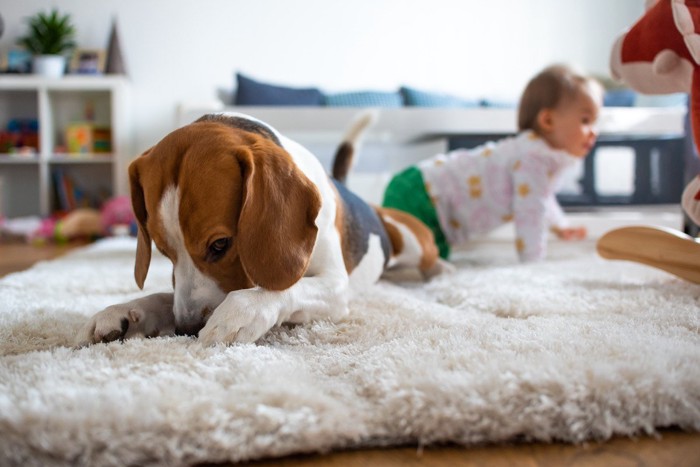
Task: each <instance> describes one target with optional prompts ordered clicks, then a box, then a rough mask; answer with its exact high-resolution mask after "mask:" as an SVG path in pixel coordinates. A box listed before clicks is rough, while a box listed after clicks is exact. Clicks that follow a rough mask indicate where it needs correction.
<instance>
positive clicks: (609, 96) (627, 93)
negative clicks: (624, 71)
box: [603, 89, 637, 107]
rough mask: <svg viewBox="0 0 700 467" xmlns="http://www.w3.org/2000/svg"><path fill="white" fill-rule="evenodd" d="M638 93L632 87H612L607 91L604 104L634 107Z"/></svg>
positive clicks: (607, 105)
mask: <svg viewBox="0 0 700 467" xmlns="http://www.w3.org/2000/svg"><path fill="white" fill-rule="evenodd" d="M636 97H637V93H636V92H634V91H633V90H631V89H610V90H607V91H605V96H604V97H603V105H604V106H606V107H633V106H634V101H635V100H636Z"/></svg>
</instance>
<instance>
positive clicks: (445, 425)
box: [0, 239, 700, 466]
mask: <svg viewBox="0 0 700 467" xmlns="http://www.w3.org/2000/svg"><path fill="white" fill-rule="evenodd" d="M134 249H135V243H134V241H133V240H131V239H113V240H106V241H102V242H100V243H98V244H95V245H92V246H90V247H88V248H85V249H81V250H78V251H76V252H74V253H72V254H70V255H68V256H66V257H63V258H61V259H58V260H56V261H52V262H45V263H40V264H38V265H37V266H35V267H34V268H33V269H31V270H29V271H27V272H22V273H17V274H13V275H10V276H8V277H6V278H4V279H2V280H0V355H1V356H0V456H1V457H0V465H13V464H14V465H23V466H26V465H125V464H129V465H151V464H160V465H169V466H175V465H188V464H193V463H197V462H203V461H209V462H219V461H240V460H249V459H258V458H262V457H270V456H283V455H286V454H292V453H302V452H319V451H321V452H322V451H327V450H330V449H339V448H348V447H359V446H365V447H367V446H385V445H398V444H406V443H411V444H418V445H427V444H431V443H443V442H452V443H458V444H463V445H470V444H474V443H483V442H502V441H512V440H543V441H550V440H563V441H567V442H575V443H576V442H583V441H586V440H601V439H607V438H609V437H611V436H613V435H634V434H644V433H654V432H655V430H656V429H657V428H659V427H665V426H680V427H682V428H684V429H687V430H693V431H699V430H700V286H697V285H692V284H689V283H686V282H683V281H681V280H679V279H676V278H674V277H673V276H670V275H667V274H666V273H663V272H660V271H656V270H653V269H651V268H647V267H644V266H640V265H635V264H631V263H624V262H608V261H605V260H602V259H600V258H598V257H597V256H596V255H595V253H594V245H593V243H592V242H587V243H583V244H578V245H573V244H562V243H557V244H554V245H553V248H552V249H551V251H550V259H549V260H548V261H546V262H543V263H540V264H534V265H520V264H517V263H516V261H515V255H514V254H513V252H512V246H511V244H510V243H494V244H493V245H491V246H489V245H481V246H480V247H479V248H478V249H477V250H473V251H469V252H464V253H461V254H460V256H459V257H458V258H457V261H456V263H457V265H458V266H459V270H458V272H457V273H456V274H454V275H452V276H449V277H443V278H439V279H437V280H434V281H433V282H431V283H428V284H425V285H424V284H420V283H416V282H411V281H408V280H406V279H407V278H405V277H404V278H403V281H404V282H403V283H402V284H396V283H390V282H387V281H383V282H381V283H380V284H378V285H377V286H375V287H373V288H371V289H370V290H367V291H366V293H364V294H363V296H361V297H356V298H354V299H353V300H352V303H351V314H350V316H349V317H348V318H347V319H346V320H345V321H343V322H340V323H336V324H333V323H330V322H316V323H313V324H308V325H304V326H296V327H281V328H277V329H275V330H273V331H272V332H271V333H269V335H267V336H266V337H264V338H263V339H262V340H261V341H260V342H258V343H257V344H256V345H233V346H229V347H227V346H223V345H222V346H217V347H212V348H204V347H202V346H201V345H199V344H198V343H197V341H196V340H195V339H191V338H186V337H177V338H155V339H149V340H131V341H126V342H124V343H111V344H109V345H96V346H93V347H89V348H84V349H80V350H74V349H72V348H71V347H70V343H71V342H72V339H73V336H74V335H75V333H76V331H77V330H78V328H79V327H80V326H81V325H82V323H83V322H84V321H85V319H86V318H87V317H88V316H90V315H92V314H93V313H95V312H96V311H98V310H100V309H101V308H103V307H105V306H107V305H110V304H112V303H115V302H120V301H124V300H129V299H131V298H134V297H136V296H138V295H139V294H141V293H143V292H140V291H138V289H137V288H136V285H135V284H134V281H133V279H132V267H133V255H134ZM169 285H170V265H169V263H167V262H166V261H164V260H163V259H162V257H156V258H155V262H154V264H153V265H152V267H151V271H150V275H149V278H148V280H147V282H146V286H147V290H146V292H147V293H152V292H155V291H160V290H168V289H169Z"/></svg>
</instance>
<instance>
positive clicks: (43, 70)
mask: <svg viewBox="0 0 700 467" xmlns="http://www.w3.org/2000/svg"><path fill="white" fill-rule="evenodd" d="M27 22H28V24H29V32H28V33H27V35H26V36H23V37H20V38H19V39H18V41H17V43H18V44H19V45H22V46H24V47H25V48H26V49H27V51H29V52H30V53H31V54H32V55H33V58H32V69H33V71H34V73H37V74H41V75H44V76H51V77H60V76H63V73H64V71H65V69H66V54H67V53H68V52H70V51H71V50H72V49H73V48H74V47H75V40H74V38H75V27H74V26H73V24H72V23H71V18H70V15H68V14H66V15H61V14H59V13H58V10H56V9H53V10H51V12H49V13H41V12H40V13H37V14H36V15H34V16H32V17H30V18H28V19H27Z"/></svg>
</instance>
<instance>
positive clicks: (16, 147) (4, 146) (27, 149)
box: [0, 118, 39, 154]
mask: <svg viewBox="0 0 700 467" xmlns="http://www.w3.org/2000/svg"><path fill="white" fill-rule="evenodd" d="M37 152H39V123H38V122H37V120H36V119H31V118H29V119H26V118H14V119H12V120H10V121H9V122H8V123H7V127H6V129H5V130H4V131H0V153H3V154H17V153H19V154H36V153H37Z"/></svg>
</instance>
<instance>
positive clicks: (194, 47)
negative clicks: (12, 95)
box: [0, 0, 643, 151]
mask: <svg viewBox="0 0 700 467" xmlns="http://www.w3.org/2000/svg"><path fill="white" fill-rule="evenodd" d="M642 4H643V2H642V0H613V1H611V0H480V1H477V0H352V1H332V0H331V1H329V0H250V1H243V0H196V1H194V0H190V1H188V0H99V1H94V0H60V1H57V0H3V2H2V4H0V14H1V15H2V16H3V18H4V20H5V33H4V35H3V36H2V37H1V38H0V49H2V50H6V49H7V48H8V47H10V46H11V45H12V44H13V43H14V41H15V39H16V38H17V37H18V36H20V35H21V34H23V33H24V32H25V28H26V24H25V22H24V18H26V17H27V16H29V15H31V14H34V13H35V12H36V11H38V10H44V9H48V8H50V7H52V6H58V8H59V9H60V10H61V11H63V12H68V13H70V14H71V15H73V18H74V22H75V23H76V25H77V29H78V42H79V46H80V47H83V48H106V45H107V39H108V34H109V29H110V23H111V20H112V18H116V19H117V21H118V25H119V32H120V35H121V45H122V49H123V51H124V54H125V61H126V65H127V67H128V72H129V76H130V78H131V80H132V82H133V88H132V89H133V91H132V96H133V119H134V127H135V137H136V141H135V147H136V149H137V150H138V151H141V150H143V149H145V148H147V147H148V146H150V145H152V144H153V143H155V142H156V141H157V140H158V139H160V138H161V137H162V136H164V135H165V133H166V132H168V131H170V130H171V129H172V128H173V127H174V124H175V110H176V105H177V103H178V102H180V101H200V100H201V101H207V100H212V99H214V98H216V96H217V90H218V89H220V88H232V87H233V76H234V73H235V72H236V71H241V72H244V73H247V74H249V75H251V76H253V77H257V78H259V79H260V80H264V81H268V82H275V83H280V84H289V85H300V86H304V85H316V86H319V87H321V88H322V89H323V90H325V91H342V90H350V89H361V88H367V89H386V90H389V89H395V88H396V87H398V86H399V85H401V84H408V85H413V86H416V87H421V88H424V89H428V90H435V91H444V92H452V93H458V94H461V95H464V96H475V97H478V96H493V97H503V98H510V99H515V98H516V97H517V95H518V94H519V92H520V90H521V89H522V87H523V86H524V84H525V82H526V81H527V79H528V78H529V77H530V76H532V75H533V74H534V73H535V72H537V71H538V70H539V69H540V68H542V67H544V66H545V65H547V64H550V63H552V62H568V63H572V64H575V65H577V66H579V67H580V68H582V69H584V70H585V71H588V72H591V73H598V74H607V69H608V67H607V63H608V55H609V51H610V45H611V43H612V41H613V39H614V38H615V37H616V36H617V35H618V34H619V33H620V32H621V31H622V30H623V29H625V28H626V27H628V26H629V25H631V24H632V22H633V21H634V20H635V19H636V18H637V17H638V16H639V15H640V14H641V12H642Z"/></svg>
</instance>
